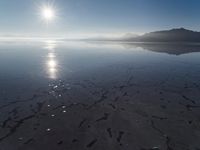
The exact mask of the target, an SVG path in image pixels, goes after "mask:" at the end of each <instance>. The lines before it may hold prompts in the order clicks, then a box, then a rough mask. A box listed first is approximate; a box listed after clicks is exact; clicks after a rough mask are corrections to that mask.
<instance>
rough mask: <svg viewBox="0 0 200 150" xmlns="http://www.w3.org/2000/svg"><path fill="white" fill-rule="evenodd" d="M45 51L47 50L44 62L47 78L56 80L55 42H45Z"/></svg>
mask: <svg viewBox="0 0 200 150" xmlns="http://www.w3.org/2000/svg"><path fill="white" fill-rule="evenodd" d="M45 44H46V45H45V49H47V50H48V54H47V60H46V70H47V73H48V77H49V78H51V79H56V78H57V73H58V63H57V60H56V54H55V49H56V42H54V41H46V42H45Z"/></svg>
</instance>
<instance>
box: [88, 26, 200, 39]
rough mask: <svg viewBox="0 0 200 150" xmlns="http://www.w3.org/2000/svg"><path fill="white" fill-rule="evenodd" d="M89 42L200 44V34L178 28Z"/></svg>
mask: <svg viewBox="0 0 200 150" xmlns="http://www.w3.org/2000/svg"><path fill="white" fill-rule="evenodd" d="M87 40H96V41H123V42H176V43H177V42H183V43H184V42H190V43H198V42H200V32H197V31H192V30H187V29H185V28H176V29H171V30H163V31H155V32H150V33H146V34H144V35H140V36H136V35H134V34H131V33H128V34H126V35H125V36H122V37H119V38H98V39H97V38H93V39H87Z"/></svg>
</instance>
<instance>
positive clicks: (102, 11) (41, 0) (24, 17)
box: [0, 0, 200, 36]
mask: <svg viewBox="0 0 200 150" xmlns="http://www.w3.org/2000/svg"><path fill="white" fill-rule="evenodd" d="M53 1H54V2H53ZM53 1H52V0H50V1H49V0H0V35H1V36H2V35H12V36H13V35H16V36H22V35H24V36H43V35H49V36H69V35H70V36H72V35H85V34H94V35H95V34H104V33H106V34H110V35H112V34H114V35H115V34H116V35H117V34H122V33H128V32H133V33H144V32H149V31H154V30H161V29H170V28H176V27H184V28H188V29H192V30H198V31H200V26H199V24H200V19H199V14H200V9H199V8H200V0H53ZM48 3H51V5H53V7H54V9H55V10H54V11H55V13H56V17H54V18H53V19H52V20H51V21H49V23H48V25H47V24H46V23H45V20H44V16H43V18H42V14H41V13H42V12H41V8H42V7H43V6H44V5H47V4H48Z"/></svg>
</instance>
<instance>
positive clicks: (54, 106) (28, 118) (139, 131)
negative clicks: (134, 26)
mask: <svg viewBox="0 0 200 150" xmlns="http://www.w3.org/2000/svg"><path fill="white" fill-rule="evenodd" d="M156 47H157V48H156V49H154V47H153V46H151V48H149V49H148V46H146V45H145V47H144V46H142V45H132V44H119V43H118V44H117V43H84V42H58V41H57V42H56V41H47V42H20V41H18V42H11V41H9V42H8V41H7V42H5V41H4V42H1V44H0V150H43V149H48V150H87V149H91V150H200V59H199V58H200V53H198V52H195V53H186V51H187V52H190V46H188V47H187V48H185V49H184V52H183V53H180V48H179V53H175V54H174V55H173V50H172V49H170V47H171V46H168V47H167V48H163V45H162V47H161V48H162V49H163V50H164V51H162V53H160V52H161V51H160V50H161V49H160V48H158V46H156ZM173 48H174V46H173ZM158 49H159V51H158ZM192 50H193V51H194V47H192ZM196 50H197V49H196ZM196 50H195V51H196Z"/></svg>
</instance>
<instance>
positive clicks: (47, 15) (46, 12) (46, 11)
mask: <svg viewBox="0 0 200 150" xmlns="http://www.w3.org/2000/svg"><path fill="white" fill-rule="evenodd" d="M42 16H43V18H44V19H45V20H47V21H51V20H53V19H54V18H55V11H54V9H53V8H51V7H49V6H48V7H44V8H42Z"/></svg>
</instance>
